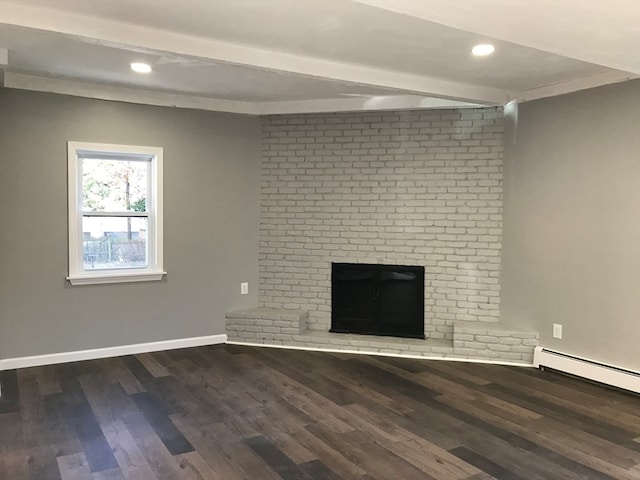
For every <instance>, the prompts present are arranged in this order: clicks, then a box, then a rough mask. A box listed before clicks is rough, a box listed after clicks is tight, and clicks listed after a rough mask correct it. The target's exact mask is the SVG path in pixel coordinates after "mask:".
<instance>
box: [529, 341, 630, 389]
mask: <svg viewBox="0 0 640 480" xmlns="http://www.w3.org/2000/svg"><path fill="white" fill-rule="evenodd" d="M533 365H534V366H535V367H536V368H545V367H546V368H551V369H553V370H558V371H560V372H564V373H569V374H571V375H576V376H578V377H583V378H586V379H589V380H593V381H595V382H600V383H604V384H606V385H611V386H613V387H617V388H622V389H624V390H630V391H632V392H635V393H640V372H634V371H633V370H628V369H624V368H620V367H615V366H613V365H607V364H605V363H600V362H596V361H593V360H588V359H586V358H581V357H576V356H574V355H569V354H567V353H561V352H556V351H554V350H549V349H548V348H544V347H536V348H535V350H534V352H533Z"/></svg>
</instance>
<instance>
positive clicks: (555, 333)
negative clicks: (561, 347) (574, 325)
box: [553, 323, 562, 338]
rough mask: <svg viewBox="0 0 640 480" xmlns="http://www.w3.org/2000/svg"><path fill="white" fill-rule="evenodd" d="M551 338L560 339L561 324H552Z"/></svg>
mask: <svg viewBox="0 0 640 480" xmlns="http://www.w3.org/2000/svg"><path fill="white" fill-rule="evenodd" d="M553 338H562V324H561V323H554V324H553Z"/></svg>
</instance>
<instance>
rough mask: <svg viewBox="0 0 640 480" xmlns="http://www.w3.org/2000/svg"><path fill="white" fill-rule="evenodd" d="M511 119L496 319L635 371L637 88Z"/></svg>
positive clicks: (639, 174)
mask: <svg viewBox="0 0 640 480" xmlns="http://www.w3.org/2000/svg"><path fill="white" fill-rule="evenodd" d="M506 114H507V120H508V121H507V124H508V125H507V131H506V133H505V137H506V141H505V165H504V182H505V184H504V232H503V256H502V258H503V267H502V305H501V310H502V318H503V321H505V322H507V323H510V324H514V325H521V326H527V327H533V328H534V329H536V330H538V331H539V332H540V334H541V344H542V345H544V346H547V347H550V348H554V349H557V350H560V351H563V352H568V353H572V354H576V355H581V356H585V357H588V358H591V359H595V360H599V361H603V362H608V363H613V364H617V365H620V366H623V367H627V368H632V369H636V370H640V81H633V82H627V83H624V84H620V85H612V86H607V87H602V88H598V89H593V90H587V91H583V92H579V93H574V94H570V95H565V96H561V97H555V98H550V99H544V100H539V101H534V102H529V103H524V104H522V105H520V106H519V111H518V112H517V116H516V115H515V112H514V111H513V110H512V109H511V110H509V109H508V110H507V111H506ZM553 323H561V324H563V326H564V338H563V339H562V340H556V339H553V338H552V324H553Z"/></svg>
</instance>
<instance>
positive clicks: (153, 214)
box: [68, 142, 164, 284]
mask: <svg viewBox="0 0 640 480" xmlns="http://www.w3.org/2000/svg"><path fill="white" fill-rule="evenodd" d="M68 149H69V277H68V278H69V280H70V281H71V283H72V284H88V283H114V282H130V281H144V280H158V279H160V278H162V275H163V274H164V272H163V270H162V153H163V152H162V149H161V148H154V147H136V146H128V145H104V144H88V143H79V142H69V147H68Z"/></svg>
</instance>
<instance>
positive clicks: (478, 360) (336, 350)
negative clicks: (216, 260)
mask: <svg viewBox="0 0 640 480" xmlns="http://www.w3.org/2000/svg"><path fill="white" fill-rule="evenodd" d="M227 343H228V344H229V345H241V346H245V347H266V348H284V349H286V350H307V351H310V352H328V353H349V354H356V355H373V356H377V357H396V358H413V359H417V360H445V361H447V362H467V363H487V364H490V365H508V366H513V367H533V364H531V363H518V362H508V361H506V360H505V361H503V360H483V359H481V358H464V357H451V356H446V357H445V356H437V355H430V356H423V355H410V354H402V353H385V352H373V351H372V352H369V351H366V350H342V349H339V348H322V347H299V346H292V345H271V344H268V343H250V342H234V341H228V342H227Z"/></svg>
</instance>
